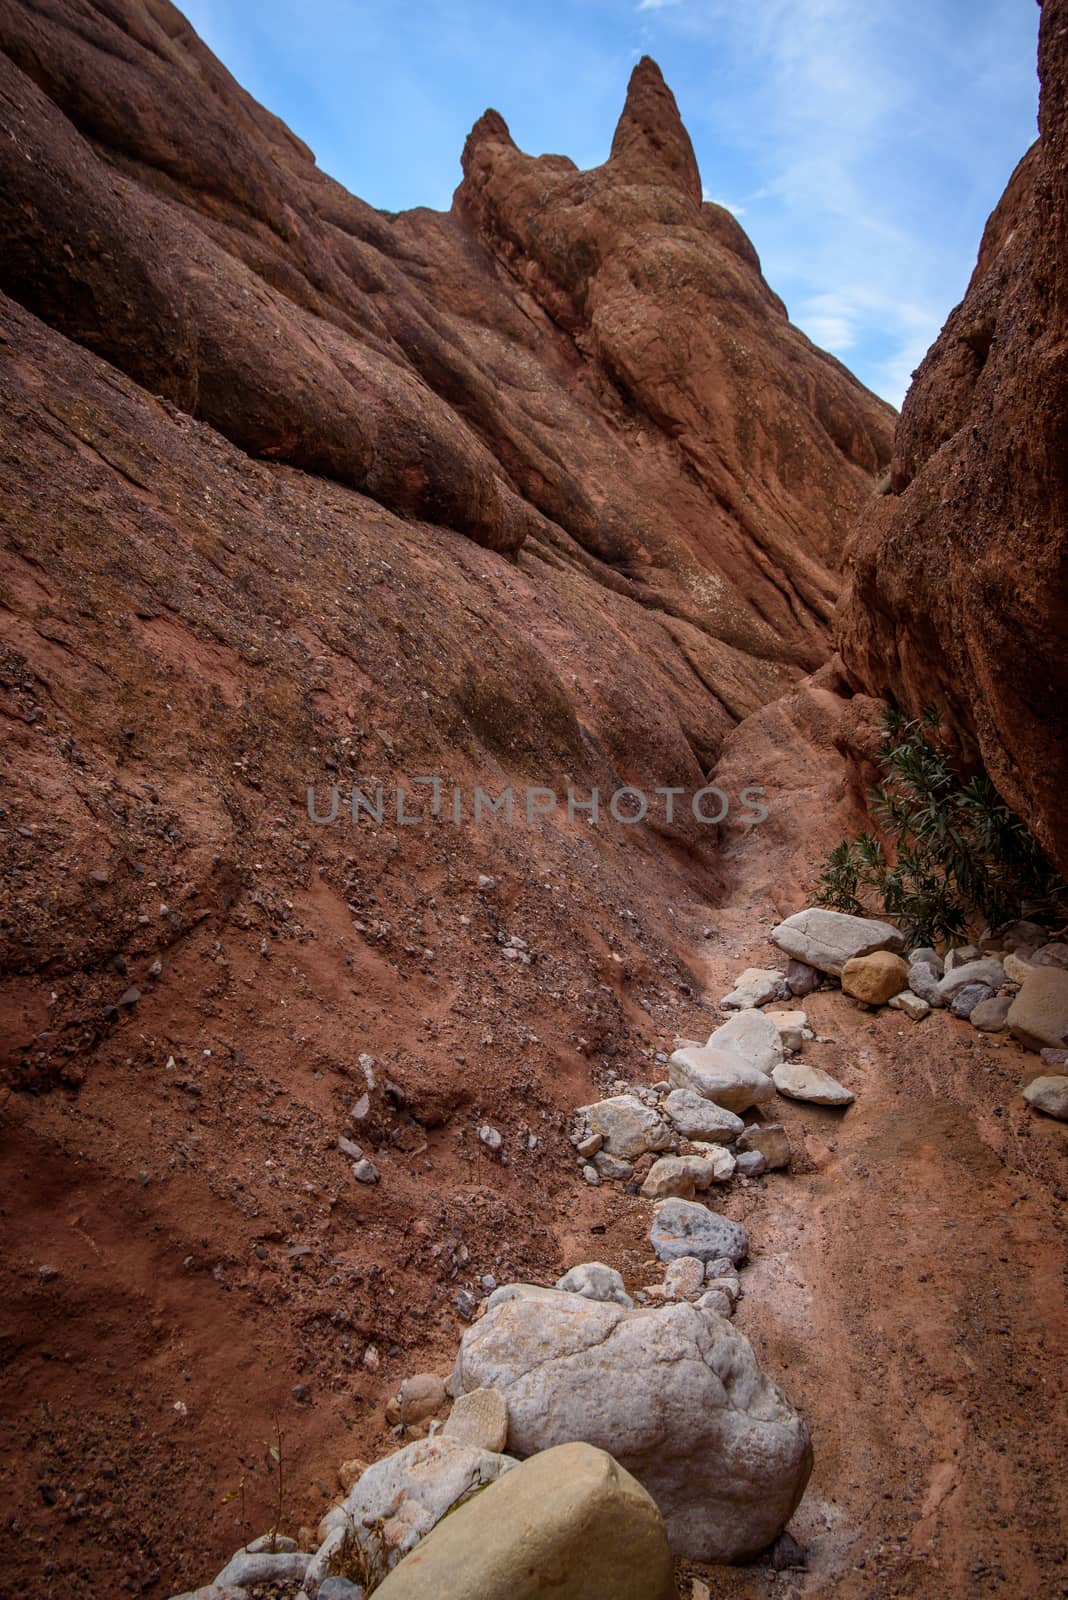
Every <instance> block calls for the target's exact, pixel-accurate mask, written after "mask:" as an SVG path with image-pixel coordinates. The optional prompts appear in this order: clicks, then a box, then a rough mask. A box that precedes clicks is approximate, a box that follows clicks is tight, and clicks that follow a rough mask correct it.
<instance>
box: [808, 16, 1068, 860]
mask: <svg viewBox="0 0 1068 1600" xmlns="http://www.w3.org/2000/svg"><path fill="white" fill-rule="evenodd" d="M1039 73H1040V77H1041V81H1042V94H1041V107H1040V113H1039V138H1038V141H1037V143H1036V144H1035V145H1034V146H1033V147H1032V148H1031V150H1030V151H1028V153H1027V155H1026V156H1025V157H1024V158H1023V160H1022V161H1021V162H1020V165H1019V166H1018V167H1017V169H1016V171H1015V172H1014V174H1013V176H1012V178H1011V180H1010V182H1009V185H1008V188H1007V189H1006V191H1005V194H1004V196H1003V198H1002V200H1001V202H1000V204H999V205H998V207H997V209H996V210H995V211H994V213H993V215H992V216H991V218H990V221H989V223H988V224H987V228H986V232H985V233H984V235H983V240H982V244H981V246H980V250H979V259H978V262H977V264H976V268H975V271H974V273H973V275H972V279H971V282H970V284H969V285H968V292H967V294H966V295H965V297H964V299H963V301H962V302H961V304H960V305H959V306H958V307H957V309H956V310H955V311H954V312H953V313H952V315H951V316H950V318H949V320H948V321H947V323H946V325H945V327H944V329H943V330H942V333H941V335H940V336H939V338H938V339H937V341H936V342H935V344H934V345H933V346H932V348H931V350H930V351H929V352H928V354H927V356H926V358H925V360H924V361H923V362H922V364H921V366H920V368H919V370H918V372H917V373H916V376H915V380H914V382H913V385H912V387H911V389H910V390H909V394H908V398H907V400H906V402H905V406H904V410H903V412H902V415H901V422H900V424H899V427H898V430H897V439H896V442H895V447H894V459H893V465H892V469H891V481H890V493H889V494H888V495H887V496H885V497H880V498H877V499H875V500H873V501H872V502H871V503H870V505H869V507H868V509H867V511H866V512H865V514H864V516H863V518H862V521H861V525H860V529H859V532H858V536H857V541H856V548H855V553H854V558H853V564H852V576H851V579H850V584H849V589H848V592H847V594H846V596H845V598H844V599H843V602H842V606H841V610H840V613H839V616H838V624H837V627H838V639H839V643H840V648H841V652H842V655H843V657H844V658H845V661H846V663H847V665H848V667H849V669H850V672H851V674H852V676H853V679H854V681H855V682H856V683H858V684H860V685H862V686H864V687H865V688H866V689H868V690H869V691H870V692H871V693H873V694H876V695H880V696H887V695H892V696H894V697H895V698H896V699H897V700H898V701H899V702H900V703H901V704H903V705H905V706H908V707H909V708H911V709H912V710H913V711H916V710H919V709H920V708H921V707H922V706H924V705H926V704H928V703H931V702H934V703H937V704H938V705H940V706H941V707H942V708H944V709H945V710H946V711H947V712H948V715H949V720H950V723H951V725H952V726H953V727H954V728H955V729H956V731H957V733H958V735H959V738H960V742H961V745H962V748H963V750H964V752H965V754H966V755H967V754H971V755H975V754H976V753H977V754H978V755H979V756H981V758H982V760H983V762H984V764H985V765H986V768H987V770H988V771H989V773H990V776H991V777H992V779H993V780H994V782H995V784H996V785H997V787H998V789H999V790H1000V791H1001V793H1002V794H1003V795H1004V797H1005V799H1006V800H1008V801H1009V803H1010V804H1011V805H1012V806H1013V807H1014V808H1015V809H1016V810H1017V811H1019V813H1020V814H1021V816H1023V817H1024V818H1025V819H1026V820H1027V821H1028V823H1029V824H1030V825H1031V826H1032V827H1033V828H1034V830H1035V832H1036V833H1037V835H1038V837H1039V838H1040V839H1041V841H1042V843H1043V845H1044V846H1045V847H1046V848H1047V850H1048V851H1049V852H1050V854H1051V855H1052V856H1053V857H1054V858H1055V859H1056V861H1057V863H1058V865H1059V866H1060V868H1061V869H1062V871H1063V870H1068V657H1066V653H1065V639H1066V637H1068V344H1066V330H1068V177H1066V174H1068V5H1066V4H1065V3H1064V0H1046V3H1045V5H1044V6H1043V11H1042V24H1041V34H1040V45H1039Z"/></svg>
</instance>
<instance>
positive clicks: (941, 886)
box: [816, 707, 1068, 944]
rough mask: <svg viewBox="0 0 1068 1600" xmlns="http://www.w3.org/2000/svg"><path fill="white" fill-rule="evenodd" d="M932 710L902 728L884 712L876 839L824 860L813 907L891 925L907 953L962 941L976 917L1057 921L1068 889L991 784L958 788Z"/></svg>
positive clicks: (901, 721)
mask: <svg viewBox="0 0 1068 1600" xmlns="http://www.w3.org/2000/svg"><path fill="white" fill-rule="evenodd" d="M939 727H940V718H939V716H938V714H937V712H936V711H935V710H933V709H931V708H929V709H928V710H926V711H925V712H924V713H923V715H922V717H919V718H916V719H915V720H912V721H909V720H907V719H906V718H905V717H904V716H903V715H902V713H901V712H900V711H897V710H895V709H894V708H892V707H891V708H889V709H888V710H887V711H886V712H885V713H884V715H883V732H884V734H885V739H884V742H883V744H882V746H881V747H880V750H879V765H880V767H881V769H882V774H883V781H882V783H881V784H879V785H878V786H877V787H876V788H874V789H872V790H871V791H870V792H869V795H868V805H869V807H870V809H871V812H872V815H873V817H874V818H875V820H876V821H877V823H878V824H879V828H880V831H881V833H882V834H883V837H884V839H885V840H886V842H887V844H888V845H889V847H890V854H889V856H888V854H887V847H886V845H884V843H883V840H881V839H878V838H876V837H875V835H874V834H871V833H862V834H861V835H860V837H859V838H858V839H854V840H853V841H852V843H850V842H849V841H848V840H845V841H843V842H842V843H841V844H840V845H838V846H837V847H836V848H835V849H834V850H832V851H831V854H830V856H829V857H828V860H827V865H826V867H825V868H824V870H823V872H822V873H821V874H820V879H819V890H818V893H817V895H816V901H817V904H818V905H822V906H831V907H833V908H834V909H835V910H836V911H851V912H853V913H855V914H857V915H861V916H864V915H869V914H870V912H871V911H872V910H873V909H876V910H878V911H880V912H881V913H882V914H884V915H886V916H888V917H890V918H891V919H892V920H893V921H894V922H896V923H897V924H898V925H899V926H900V928H901V929H902V931H903V933H904V934H905V937H906V939H907V941H908V943H909V944H933V943H935V942H936V941H940V940H945V941H946V942H947V943H950V944H954V943H959V942H961V941H962V940H964V939H965V938H966V936H967V933H968V927H969V924H970V923H971V922H972V921H973V920H974V919H975V918H977V917H982V918H984V919H985V920H986V921H987V922H988V923H989V924H990V925H991V926H992V927H996V926H997V924H998V923H1001V922H1007V921H1009V920H1011V919H1012V918H1014V917H1018V916H1019V915H1020V913H1021V910H1023V909H1024V908H1025V907H1026V909H1027V911H1028V913H1029V914H1030V915H1031V916H1038V917H1040V918H1045V919H1047V920H1049V919H1054V918H1061V917H1063V916H1064V914H1065V910H1066V908H1068V886H1066V885H1065V883H1064V880H1063V879H1062V878H1061V877H1060V876H1059V875H1058V873H1057V871H1056V870H1055V868H1054V867H1053V866H1052V864H1051V863H1050V862H1049V860H1048V859H1047V858H1046V856H1045V855H1044V854H1043V853H1042V851H1041V850H1040V849H1039V847H1038V845H1037V844H1036V843H1035V841H1034V839H1032V837H1031V835H1030V834H1029V833H1028V831H1027V829H1026V828H1025V827H1024V825H1023V823H1022V822H1021V821H1020V819H1019V817H1018V816H1017V815H1016V813H1015V812H1014V811H1012V810H1010V808H1009V807H1008V806H1007V805H1006V804H1005V802H1004V800H1002V798H1001V796H1000V795H999V794H998V792H997V790H996V789H995V788H994V785H993V784H992V783H991V782H990V779H989V778H988V777H987V776H986V775H985V774H981V775H980V776H978V777H974V778H970V779H969V780H968V781H967V782H966V783H964V782H962V781H961V780H960V779H959V778H958V777H957V775H956V774H955V773H954V771H953V769H952V768H951V767H950V765H949V762H948V760H947V759H946V756H945V755H944V754H943V752H942V751H941V750H939V749H938V748H937V746H936V745H935V744H934V742H933V740H934V738H935V737H936V736H937V732H938V729H939Z"/></svg>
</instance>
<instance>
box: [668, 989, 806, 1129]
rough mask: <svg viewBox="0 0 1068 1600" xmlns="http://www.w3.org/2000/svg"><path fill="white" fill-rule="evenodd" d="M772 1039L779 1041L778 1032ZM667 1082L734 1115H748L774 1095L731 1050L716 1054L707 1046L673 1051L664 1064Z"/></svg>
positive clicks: (771, 1087)
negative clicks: (702, 1097)
mask: <svg viewBox="0 0 1068 1600" xmlns="http://www.w3.org/2000/svg"><path fill="white" fill-rule="evenodd" d="M742 1015H743V1016H759V1015H760V1013H759V1012H743V1013H742ZM775 1037H776V1039H777V1038H778V1037H779V1035H778V1032H776V1034H775ZM668 1082H669V1083H670V1084H671V1086H672V1088H673V1089H690V1090H692V1091H693V1093H694V1094H700V1095H704V1097H705V1099H706V1100H714V1101H715V1103H716V1105H718V1106H724V1107H726V1109H727V1110H728V1111H733V1112H735V1113H736V1114H737V1113H738V1112H741V1111H748V1110H749V1108H750V1106H759V1105H763V1104H764V1103H765V1102H766V1101H768V1100H770V1099H771V1097H772V1095H773V1094H774V1093H775V1085H774V1084H773V1083H772V1081H771V1079H770V1078H769V1077H768V1076H767V1074H766V1073H764V1072H759V1071H757V1069H756V1068H755V1067H752V1066H750V1065H749V1063H748V1062H747V1061H744V1060H743V1059H742V1057H741V1056H740V1055H735V1053H734V1052H733V1051H732V1050H716V1049H713V1048H711V1047H710V1046H709V1045H695V1046H691V1047H689V1048H687V1049H685V1050H676V1051H675V1053H674V1055H673V1056H672V1057H671V1059H670V1061H669V1062H668Z"/></svg>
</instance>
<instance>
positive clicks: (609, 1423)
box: [453, 1290, 812, 1561]
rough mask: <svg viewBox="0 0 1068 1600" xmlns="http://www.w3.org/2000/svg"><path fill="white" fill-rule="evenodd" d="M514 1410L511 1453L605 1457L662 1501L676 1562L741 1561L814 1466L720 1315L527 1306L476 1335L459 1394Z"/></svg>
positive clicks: (573, 1304) (779, 1398)
mask: <svg viewBox="0 0 1068 1600" xmlns="http://www.w3.org/2000/svg"><path fill="white" fill-rule="evenodd" d="M484 1385H492V1386H493V1387H494V1388H497V1389H500V1390H501V1392H502V1393H503V1394H504V1395H505V1398H506V1400H507V1402H508V1447H509V1449H510V1450H511V1451H512V1452H514V1453H515V1454H517V1455H520V1456H530V1455H533V1454H534V1453H535V1452H536V1451H539V1450H547V1449H550V1448H551V1447H552V1446H554V1445H558V1444H563V1443H565V1442H567V1441H569V1440H575V1439H582V1440H585V1441H586V1442H587V1443H589V1444H592V1445H595V1446H596V1447H598V1448H599V1449H602V1450H607V1451H608V1452H609V1453H610V1454H611V1455H612V1456H614V1457H615V1459H616V1460H617V1461H618V1462H619V1463H620V1465H621V1466H623V1467H625V1468H626V1469H627V1470H628V1471H629V1472H632V1473H633V1474H634V1476H635V1477H636V1478H637V1479H638V1481H639V1483H642V1484H644V1486H645V1488H646V1489H647V1490H648V1491H649V1493H650V1494H651V1495H652V1497H653V1499H654V1500H655V1501H656V1504H657V1505H658V1506H659V1508H660V1512H661V1515H662V1516H663V1518H664V1521H665V1523H666V1525H667V1530H668V1537H669V1539H670V1540H671V1545H672V1548H673V1549H674V1551H675V1552H676V1554H678V1555H682V1556H686V1557H689V1558H690V1559H691V1560H695V1561H741V1560H745V1559H746V1558H747V1557H749V1556H752V1555H755V1554H756V1553H757V1552H758V1551H759V1550H762V1549H763V1548H764V1547H765V1546H766V1545H767V1544H769V1543H770V1542H771V1540H772V1539H774V1538H775V1537H776V1536H777V1535H778V1533H779V1532H780V1531H781V1530H782V1528H783V1527H784V1526H785V1524H786V1522H787V1521H788V1520H789V1518H790V1516H791V1514H792V1513H793V1510H794V1508H795V1506H796V1505H797V1503H798V1501H799V1500H800V1498H801V1494H802V1492H803V1490H804V1487H805V1484H806V1482H807V1481H808V1475H809V1472H810V1470H811V1465H812V1451H811V1445H810V1443H809V1435H808V1429H807V1428H806V1426H805V1424H804V1421H803V1420H802V1418H801V1417H800V1416H799V1415H798V1413H797V1412H796V1411H795V1410H794V1408H793V1407H792V1406H791V1405H790V1403H789V1402H788V1401H787V1399H786V1398H785V1396H784V1395H783V1394H782V1392H781V1390H779V1389H778V1388H776V1386H775V1385H774V1384H772V1383H770V1382H769V1381H768V1379H767V1378H765V1377H764V1376H763V1375H762V1374H761V1372H760V1370H759V1368H758V1366H757V1362H756V1358H755V1356H754V1354H753V1351H752V1348H751V1346H750V1344H749V1342H748V1340H747V1339H745V1338H744V1337H743V1336H742V1335H741V1334H740V1333H738V1332H737V1331H736V1330H735V1328H734V1327H733V1326H732V1325H731V1324H730V1323H729V1322H728V1321H726V1320H725V1319H724V1318H723V1317H721V1316H718V1315H717V1314H716V1313H715V1312H714V1311H703V1310H699V1309H698V1308H697V1307H696V1306H692V1305H688V1304H686V1303H683V1302H676V1303H674V1304H670V1305H667V1306H664V1307H662V1308H657V1309H640V1310H636V1311H624V1310H623V1308H622V1307H620V1306H615V1305H607V1304H605V1303H603V1302H600V1301H596V1300H584V1299H582V1298H581V1297H580V1296H578V1295H568V1294H555V1293H554V1292H553V1291H551V1290H546V1291H542V1292H540V1293H538V1294H536V1295H526V1294H519V1295H517V1296H515V1297H513V1298H512V1299H510V1300H506V1301H503V1302H501V1303H499V1304H498V1305H497V1306H495V1307H493V1308H491V1309H490V1310H489V1311H488V1312H487V1313H486V1315H485V1317H483V1319H482V1320H481V1321H480V1322H477V1323H475V1324H473V1326H471V1327H470V1328H468V1329H467V1331H466V1332H465V1334H464V1337H463V1340H462V1342H461V1345H460V1352H459V1355H458V1357H457V1361H456V1369H455V1372H454V1374H453V1386H454V1389H455V1391H456V1393H458V1394H461V1393H463V1392H464V1391H465V1390H466V1389H468V1388H474V1387H478V1386H484Z"/></svg>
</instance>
